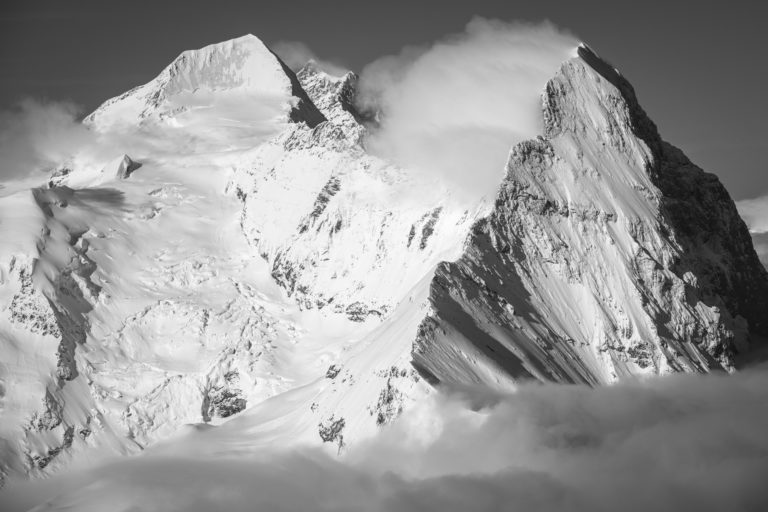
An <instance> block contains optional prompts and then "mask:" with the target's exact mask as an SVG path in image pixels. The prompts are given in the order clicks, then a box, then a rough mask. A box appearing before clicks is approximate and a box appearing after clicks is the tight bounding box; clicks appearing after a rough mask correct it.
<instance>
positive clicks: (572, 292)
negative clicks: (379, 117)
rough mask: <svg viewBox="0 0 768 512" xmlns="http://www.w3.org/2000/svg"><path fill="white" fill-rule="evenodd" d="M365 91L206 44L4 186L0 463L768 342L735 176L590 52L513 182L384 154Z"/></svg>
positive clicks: (292, 437)
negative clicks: (97, 150) (456, 176)
mask: <svg viewBox="0 0 768 512" xmlns="http://www.w3.org/2000/svg"><path fill="white" fill-rule="evenodd" d="M355 87H356V77H355V75H353V74H351V73H350V74H347V75H345V76H343V77H334V76H330V75H328V74H327V73H324V72H322V71H321V70H319V69H318V68H317V67H316V66H315V65H313V64H312V63H310V64H308V65H307V66H306V67H305V68H303V69H302V70H300V71H299V72H298V73H297V74H294V73H293V72H292V71H291V70H290V69H288V68H287V67H286V66H285V65H284V64H283V63H282V61H281V60H280V59H279V58H278V57H277V56H276V55H275V54H273V53H272V52H271V51H270V50H269V49H268V48H267V47H266V46H264V44H263V43H262V42H261V41H259V40H258V39H257V38H255V37H253V36H245V37H242V38H238V39H234V40H232V41H227V42H225V43H221V44H217V45H211V46H208V47H206V48H203V49H201V50H196V51H190V52H185V53H183V54H182V55H181V56H179V57H178V58H177V59H176V60H175V61H174V62H173V63H172V64H171V65H170V66H168V67H167V68H166V69H165V70H163V71H162V73H161V74H160V75H158V77H157V78H155V79H154V80H152V81H151V82H149V83H147V84H145V85H143V86H140V87H137V88H135V89H133V90H131V91H129V92H127V93H125V94H124V95H122V96H120V97H118V98H114V99H112V100H109V101H107V102H106V103H104V104H103V105H102V106H101V107H99V108H98V109H97V110H96V111H95V112H94V113H93V114H91V115H90V116H89V117H88V118H87V119H86V120H85V122H86V124H87V125H89V126H90V127H91V129H92V130H93V131H94V133H96V134H98V135H99V136H101V137H103V138H104V140H107V141H111V142H114V141H115V140H120V137H125V138H126V139H127V140H131V141H139V142H140V143H133V145H132V146H131V147H132V148H134V149H133V150H132V151H133V152H132V153H131V154H130V155H124V154H121V153H119V154H116V155H112V156H111V158H110V159H108V160H105V161H104V162H103V165H99V166H96V167H94V166H93V164H92V163H89V164H88V165H84V164H82V162H81V161H80V160H78V159H77V158H75V159H74V160H73V161H72V162H68V163H67V166H66V167H65V168H61V169H59V170H58V171H57V172H55V173H54V175H53V176H51V177H50V180H46V181H48V183H47V184H45V185H41V186H40V187H38V188H35V189H33V190H19V189H14V188H8V189H3V190H2V191H0V193H4V194H5V195H3V196H2V197H0V220H2V222H0V239H2V240H3V241H4V243H3V246H2V248H0V297H2V298H1V299H0V300H1V303H2V305H3V308H2V310H0V343H1V345H0V363H2V364H1V366H0V370H2V375H1V378H2V388H1V390H2V397H1V398H0V400H1V402H0V404H1V406H2V410H1V411H2V412H1V414H2V421H1V422H0V437H2V439H3V442H2V444H0V458H1V459H2V471H3V474H4V475H7V474H9V473H20V474H30V475H38V474H44V473H47V472H50V471H53V470H55V469H56V468H58V467H61V466H63V465H65V464H68V463H70V462H72V461H73V460H91V459H95V458H98V457H100V456H103V454H105V453H131V452H136V451H139V450H141V449H142V448H144V447H146V446H148V445H150V444H153V443H155V442H157V441H159V440H161V439H164V438H167V437H169V436H172V435H174V434H175V433H176V432H178V431H180V429H182V427H183V426H184V425H187V424H195V425H199V424H209V425H216V426H217V429H218V432H219V433H218V438H219V439H224V440H226V443H229V444H228V446H230V445H231V448H232V449H233V450H238V451H248V450H258V449H259V448H260V447H262V446H266V445H274V444H281V445H289V444H296V443H306V444H321V443H322V444H325V445H326V446H328V447H332V449H333V450H338V451H343V449H344V447H345V446H349V445H352V444H354V443H355V441H356V440H358V439H361V438H364V437H367V436H371V435H374V434H375V433H376V432H377V430H378V429H379V428H381V427H382V426H383V425H385V424H387V423H389V422H391V421H393V420H394V419H395V418H396V417H397V416H398V414H399V413H400V412H401V411H402V410H403V408H406V407H408V406H409V404H411V403H413V402H414V401H418V400H420V399H421V398H423V397H424V396H425V395H427V394H430V393H433V392H434V389H435V387H434V386H436V385H439V384H440V383H455V384H472V383H484V384H488V385H491V386H496V387H501V388H509V387H513V386H514V383H515V382H516V381H518V380H520V379H540V380H552V381H562V382H588V383H591V384H607V383H611V382H614V381H616V380H617V379H621V378H622V377H625V376H630V375H659V374H664V373H669V372H680V371H684V372H708V371H713V370H727V371H732V370H733V369H734V364H735V363H734V359H735V356H736V354H738V353H743V352H745V351H746V350H748V348H749V346H750V344H751V343H753V342H754V339H755V335H766V334H768V323H766V320H765V318H766V312H768V274H767V273H766V271H765V269H764V268H763V267H762V266H761V265H760V263H759V261H758V259H757V256H756V255H755V252H754V249H753V248H752V245H751V241H750V238H749V233H748V231H747V228H746V226H745V225H744V223H743V222H742V221H741V219H740V218H739V216H738V214H737V212H736V209H735V206H734V204H733V202H732V201H731V200H730V198H729V196H728V194H727V192H726V191H725V189H724V188H723V187H722V185H721V184H720V183H719V181H718V180H717V179H716V178H715V177H714V176H713V175H710V174H706V173H704V172H703V171H701V170H700V169H698V168H697V167H695V166H694V165H693V164H692V163H691V162H689V161H688V160H687V158H686V157H685V156H684V155H683V154H682V153H681V152H680V151H679V150H677V149H675V148H674V147H672V146H671V145H669V144H667V143H665V142H663V141H662V140H661V139H660V137H659V135H658V133H657V131H656V128H655V126H654V125H653V123H652V122H651V121H650V120H649V119H648V118H647V116H646V115H645V113H644V112H643V110H642V109H641V107H640V106H639V104H638V102H637V99H636V97H635V94H634V92H633V90H632V88H631V86H630V85H629V84H628V83H627V82H626V80H625V79H624V78H623V77H622V76H621V75H620V74H619V73H618V72H617V71H616V70H614V69H613V68H612V67H610V66H609V65H607V64H606V63H605V62H603V61H602V60H600V59H599V58H598V57H597V56H596V55H595V54H594V53H593V52H592V51H591V50H589V49H588V48H587V47H586V46H581V47H579V48H578V49H577V50H575V52H574V56H573V58H571V59H569V60H567V61H566V62H564V63H563V64H562V66H561V67H560V69H559V70H553V76H552V78H551V80H550V81H549V82H548V83H547V84H541V91H540V92H541V98H542V118H543V126H544V131H543V133H542V134H541V136H540V137H539V138H537V139H535V140H530V141H525V142H522V143H519V144H517V145H516V146H515V147H514V148H511V150H512V151H511V154H510V157H509V161H508V164H507V167H506V173H505V174H501V173H500V178H499V180H500V183H499V189H498V194H497V196H496V198H495V200H494V199H493V198H486V197H476V198H468V197H467V194H464V193H460V192H461V191H457V190H455V189H453V188H452V185H451V184H450V183H447V182H446V183H443V182H440V181H436V180H431V179H428V180H424V179H423V177H420V176H418V175H417V174H415V173H413V172H409V170H408V169H405V168H402V167H400V166H398V165H396V164H394V163H392V162H389V161H387V160H384V159H383V158H381V157H379V156H375V155H372V154H369V153H368V152H366V150H365V138H366V136H367V128H366V126H365V124H364V123H363V120H364V118H365V117H366V116H363V115H361V113H360V112H359V111H358V110H357V109H356V107H355V102H354V99H355V94H356V90H355ZM372 129H373V128H372ZM89 162H90V161H89ZM500 171H501V170H500ZM228 431H232V432H237V435H236V436H231V438H228V437H227V432H228ZM244 432H245V433H247V434H248V436H247V437H246V438H244V437H243V433H244ZM201 450H203V451H204V450H205V447H201Z"/></svg>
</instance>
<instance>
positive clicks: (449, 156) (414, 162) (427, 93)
mask: <svg viewBox="0 0 768 512" xmlns="http://www.w3.org/2000/svg"><path fill="white" fill-rule="evenodd" d="M577 44H578V42H577V40H576V39H575V38H574V37H572V36H571V35H568V34H566V33H564V32H562V31H560V30H559V29H557V28H556V27H554V26H553V25H551V24H549V23H544V24H539V25H528V24H521V23H512V24H510V23H504V22H500V21H494V20H486V19H482V18H475V19H473V20H472V21H471V22H470V23H469V24H468V25H467V27H466V29H465V32H464V33H462V34H458V35H454V36H451V37H448V38H445V39H444V40H442V41H439V42H437V43H435V44H434V45H432V46H431V47H429V48H426V47H425V48H414V47H411V48H406V49H404V50H403V51H402V52H401V53H400V55H397V56H389V57H384V58H382V59H379V60H377V61H375V62H374V63H372V64H370V65H369V66H367V67H366V68H365V69H364V70H363V72H362V74H361V100H360V101H361V103H362V104H363V105H364V106H366V107H368V108H371V107H373V108H376V109H380V110H381V112H382V119H381V129H380V130H379V131H378V132H377V133H376V134H375V135H374V136H373V137H372V139H371V140H370V141H368V145H369V148H370V149H371V150H372V151H374V152H376V153H378V154H381V155H382V156H385V157H388V158H391V159H393V160H395V161H397V162H400V163H402V164H404V165H405V166H407V167H409V168H416V169H418V170H420V171H422V173H423V175H424V176H426V178H427V179H435V178H438V177H439V178H444V177H447V178H449V179H450V180H453V182H454V183H455V184H457V185H458V187H459V188H460V189H462V188H463V189H465V190H467V191H468V192H470V193H471V194H472V195H477V194H478V193H480V194H493V193H494V192H495V189H496V185H497V184H498V182H499V181H500V180H501V178H502V176H503V172H504V165H505V163H506V161H507V157H508V154H509V151H510V149H511V148H512V146H513V145H515V144H516V143H518V142H520V141H522V140H526V139H530V138H534V137H536V135H538V134H540V133H542V115H541V93H542V91H543V90H544V87H545V85H546V83H547V81H548V80H549V79H550V78H551V77H552V76H553V75H554V74H555V73H556V71H557V69H558V68H559V66H560V65H561V64H562V63H563V62H564V61H565V60H567V59H568V58H569V57H570V56H571V55H572V51H573V48H574V47H575V46H576V45H577Z"/></svg>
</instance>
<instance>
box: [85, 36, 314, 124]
mask: <svg viewBox="0 0 768 512" xmlns="http://www.w3.org/2000/svg"><path fill="white" fill-rule="evenodd" d="M210 110H213V113H211V112H209V111H210ZM196 115H202V116H203V121H204V123H206V124H207V125H208V126H209V125H210V124H211V123H217V121H218V124H221V125H223V127H225V128H226V127H227V126H229V127H238V126H239V127H242V125H246V124H257V123H261V124H265V123H268V122H279V121H287V120H289V119H290V120H292V121H303V122H306V123H307V124H308V125H310V126H316V125H317V124H318V123H320V122H322V121H324V120H325V119H324V117H323V116H322V114H321V113H320V112H319V111H318V110H317V109H316V108H314V107H313V105H312V102H311V101H309V99H308V98H307V96H306V93H304V91H303V89H302V88H301V86H300V85H299V83H298V80H297V79H296V76H295V74H294V73H293V72H292V71H291V70H290V69H289V68H288V67H287V66H286V65H285V64H284V63H283V62H282V61H281V60H280V58H279V57H277V55H275V54H274V53H273V52H272V51H271V50H270V49H269V48H268V47H267V46H266V45H265V44H264V43H263V42H262V41H261V40H260V39H258V38H257V37H255V36H253V35H246V36H242V37H238V38H236V39H231V40H229V41H225V42H222V43H217V44H211V45H208V46H206V47H204V48H201V49H198V50H188V51H185V52H183V53H182V54H181V55H179V56H178V57H177V58H176V59H174V61H173V62H172V63H171V64H170V65H168V66H167V67H166V68H165V69H164V70H163V71H162V72H161V73H160V74H159V75H158V76H157V77H155V78H154V79H153V80H151V81H150V82H148V83H146V84H144V85H141V86H138V87H136V88H134V89H132V90H130V91H128V92H127V93H125V94H123V95H121V96H118V97H116V98H112V99H110V100H108V101H106V102H105V103H104V104H103V105H101V106H100V107H99V108H98V109H97V110H96V111H95V112H93V113H92V114H91V115H90V116H88V117H87V118H86V120H85V122H86V123H87V124H91V125H93V126H94V127H95V128H96V129H97V130H99V131H108V130H110V129H113V128H120V127H122V128H125V127H126V126H127V127H132V126H136V125H139V124H148V123H153V122H154V123H158V122H162V123H165V124H166V125H168V126H172V127H178V126H184V125H188V124H203V122H196V121H198V120H197V119H195V118H196Z"/></svg>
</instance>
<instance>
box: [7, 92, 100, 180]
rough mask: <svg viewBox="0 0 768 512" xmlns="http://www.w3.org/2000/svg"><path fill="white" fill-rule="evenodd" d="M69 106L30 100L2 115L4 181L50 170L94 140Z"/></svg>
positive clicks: (73, 106) (60, 103)
mask: <svg viewBox="0 0 768 512" xmlns="http://www.w3.org/2000/svg"><path fill="white" fill-rule="evenodd" d="M78 113H79V108H78V107H77V106H75V105H73V104H71V103H66V102H39V101H34V100H31V99H27V100H24V101H22V102H21V103H19V104H18V105H16V106H15V107H14V108H12V109H10V110H5V111H0V181H3V180H8V179H15V178H21V177H26V176H28V175H30V174H32V173H35V172H39V171H45V170H49V169H50V168H51V167H52V166H54V165H56V164H58V163H60V162H62V161H64V160H66V159H67V158H69V157H71V156H72V155H73V154H74V153H76V152H77V151H78V150H79V149H80V148H81V147H82V146H83V145H85V144H88V143H90V142H91V141H92V139H93V137H92V135H91V133H90V132H89V131H88V129H87V128H86V127H84V126H83V125H82V124H81V123H80V122H79V120H78V119H77V116H78Z"/></svg>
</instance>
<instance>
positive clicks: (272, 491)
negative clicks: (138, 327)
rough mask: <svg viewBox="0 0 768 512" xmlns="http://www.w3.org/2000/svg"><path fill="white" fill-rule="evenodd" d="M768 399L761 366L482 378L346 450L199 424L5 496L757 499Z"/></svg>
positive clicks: (764, 502) (230, 506)
mask: <svg viewBox="0 0 768 512" xmlns="http://www.w3.org/2000/svg"><path fill="white" fill-rule="evenodd" d="M766 403H768V368H766V367H762V368H756V369H753V370H748V371H744V372H743V373H740V374H736V375H730V376H729V375H724V374H722V375H709V376H697V375H678V376H673V377H664V378H658V379H653V380H649V381H646V382H631V383H625V384H619V385H616V386H612V387H603V388H595V389H592V388H588V387H583V386H564V385H538V384H525V385H522V386H521V387H520V388H519V390H518V391H517V392H516V393H513V394H506V395H505V394H498V393H494V392H491V391H488V390H482V389H473V390H465V391H464V392H462V393H460V394H453V395H451V396H437V397H436V398H434V399H433V400H431V401H428V402H425V403H422V404H420V405H418V406H416V407H415V408H414V409H411V410H409V411H407V412H406V413H404V415H403V416H401V418H400V420H399V421H398V422H396V423H395V424H393V425H391V426H390V427H389V429H388V430H384V431H383V432H382V434H381V435H380V436H379V437H377V438H375V439H373V440H371V441H370V442H368V443H367V444H363V445H358V446H357V447H353V449H352V451H350V452H348V453H347V454H346V455H345V456H344V457H342V458H341V459H337V458H334V457H333V456H329V455H326V454H325V453H323V452H320V451H311V450H305V451H299V450H297V451H292V452H282V453H281V452H273V453H269V454H266V453H265V454H263V456H261V457H260V458H259V459H258V460H253V459H250V458H246V457H239V458H238V457H232V456H231V455H225V454H222V455H221V456H220V457H219V456H215V457H211V456H210V455H211V453H210V452H207V453H206V456H195V451H196V449H195V447H196V446H200V444H199V443H201V442H205V435H206V432H207V431H201V432H199V435H196V436H193V437H189V438H186V439H184V438H183V439H181V440H179V441H178V444H177V446H176V448H175V449H174V450H173V453H175V454H176V455H162V454H159V453H155V454H152V453H147V454H145V455H143V456H139V457H135V458H132V459H124V460H122V461H119V462H117V463H114V464H110V465H107V466H104V467H101V468H97V469H96V470H93V471H90V472H87V473H84V474H81V475H80V476H78V477H76V478H75V479H72V477H70V479H69V480H68V481H65V480H59V481H58V483H57V481H56V479H54V480H52V481H47V482H33V483H31V484H28V487H26V488H25V489H24V492H20V491H19V490H16V491H14V489H13V488H12V489H11V490H10V491H5V492H7V493H8V492H10V493H9V494H6V495H5V498H6V499H7V501H6V502H7V503H10V504H11V505H13V507H15V508H10V510H20V509H23V507H25V506H28V505H30V503H31V502H33V500H34V499H35V498H36V499H38V500H39V499H40V496H43V495H45V493H46V492H50V488H55V487H56V486H57V485H58V486H59V489H58V490H59V491H63V494H62V495H60V496H58V497H57V498H55V499H53V500H52V501H51V503H50V504H49V505H45V506H41V507H40V508H39V509H37V510H78V511H83V512H87V511H92V510H93V511H96V510H107V509H108V510H115V511H121V510H131V511H134V512H138V511H159V510H163V511H182V510H185V511H215V510H222V511H223V510H228V511H241V510H242V511H245V510H249V511H251V510H316V511H325V510H328V511H330V510H373V511H385V510H387V511H388V510H392V511H404V512H410V511H426V510H442V511H453V510H456V511H466V510H474V511H486V510H488V511H491V510H526V511H539V510H541V511H551V510H571V511H595V510H598V511H599V510H605V511H608V510H625V511H635V510H637V511H644V512H645V511H647V510H656V511H678V510H696V511H697V512H705V511H710V510H711V511H716V510H742V511H751V510H754V511H757V510H765V508H766V507H767V506H768V487H766V485H765V481H764V477H765V475H766V474H768V436H766V435H765V433H766V431H768V408H766V407H765V404H766ZM244 435H245V434H244ZM179 454H186V455H179ZM249 457H250V456H249ZM46 486H51V487H50V488H49V490H46ZM25 493H26V494H25Z"/></svg>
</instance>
